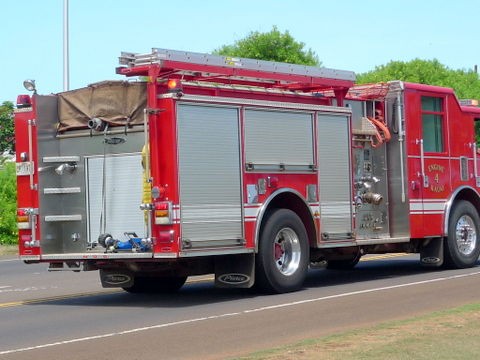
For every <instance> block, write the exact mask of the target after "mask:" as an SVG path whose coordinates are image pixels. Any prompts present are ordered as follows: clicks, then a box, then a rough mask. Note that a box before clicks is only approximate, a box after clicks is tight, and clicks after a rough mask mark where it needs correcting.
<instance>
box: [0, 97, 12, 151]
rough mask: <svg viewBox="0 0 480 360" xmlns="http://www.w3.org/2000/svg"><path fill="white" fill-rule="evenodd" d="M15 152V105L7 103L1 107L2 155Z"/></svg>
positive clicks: (0, 139) (0, 135)
mask: <svg viewBox="0 0 480 360" xmlns="http://www.w3.org/2000/svg"><path fill="white" fill-rule="evenodd" d="M5 151H7V152H9V153H13V152H14V151H15V141H14V129H13V103H11V102H10V101H5V102H4V103H3V104H2V105H0V154H2V153H3V152H5Z"/></svg>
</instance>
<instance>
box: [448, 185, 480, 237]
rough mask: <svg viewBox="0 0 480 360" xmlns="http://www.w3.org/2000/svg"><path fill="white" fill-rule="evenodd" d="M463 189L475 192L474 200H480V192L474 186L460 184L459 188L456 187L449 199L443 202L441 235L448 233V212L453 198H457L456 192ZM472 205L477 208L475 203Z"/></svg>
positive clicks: (458, 192) (453, 200)
mask: <svg viewBox="0 0 480 360" xmlns="http://www.w3.org/2000/svg"><path fill="white" fill-rule="evenodd" d="M464 191H469V192H470V191H471V192H473V193H474V194H475V196H476V199H475V200H477V201H476V202H477V203H479V202H480V194H479V193H478V191H477V190H476V189H474V188H472V187H471V186H467V185H463V186H460V187H459V188H457V189H456V190H455V191H454V192H453V193H452V194H451V195H450V197H449V199H448V200H447V202H446V203H445V210H444V215H443V216H444V218H443V234H442V235H443V236H447V234H448V219H449V218H450V212H451V210H452V207H453V204H454V202H455V200H457V197H458V194H460V193H461V192H464ZM473 205H474V206H475V207H476V208H477V209H478V206H477V204H475V203H473Z"/></svg>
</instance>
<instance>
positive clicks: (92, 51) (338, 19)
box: [0, 0, 480, 103]
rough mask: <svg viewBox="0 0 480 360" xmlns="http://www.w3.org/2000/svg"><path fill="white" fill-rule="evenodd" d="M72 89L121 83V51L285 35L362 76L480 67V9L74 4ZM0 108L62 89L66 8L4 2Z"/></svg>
mask: <svg viewBox="0 0 480 360" xmlns="http://www.w3.org/2000/svg"><path fill="white" fill-rule="evenodd" d="M69 5H70V6H69V7H70V12H69V14H70V16H69V23H70V27H69V28H70V88H71V89H73V88H78V87H82V86H85V85H87V84H89V83H92V82H96V81H101V80H107V79H118V78H120V77H119V76H117V75H115V67H116V66H117V65H118V60H117V59H118V56H119V55H120V52H121V51H131V52H141V53H146V52H149V51H150V49H151V48H152V47H161V48H167V49H174V50H187V51H196V52H210V51H212V50H213V49H215V48H218V47H220V46H221V45H223V44H230V43H233V42H234V41H235V40H238V39H241V38H243V37H245V36H246V35H247V34H248V33H249V32H250V31H255V30H258V31H262V32H263V31H269V30H271V28H272V26H273V25H276V26H277V27H278V28H279V29H280V30H281V31H285V30H288V31H289V32H290V33H291V35H292V36H293V37H294V38H295V39H296V40H298V41H302V42H304V43H305V44H306V47H307V48H311V49H312V50H313V51H315V52H316V53H317V55H318V57H319V59H320V60H321V61H322V63H323V65H324V66H326V67H330V68H337V69H343V70H353V71H355V72H364V71H368V70H372V69H373V68H374V67H375V66H377V65H382V64H385V63H387V62H389V61H390V60H411V59H414V58H421V59H433V58H436V59H438V60H439V61H440V62H442V63H443V64H445V65H447V66H448V67H450V68H453V69H470V68H473V66H474V65H475V64H479V65H480V56H479V55H480V46H479V44H478V42H479V36H478V34H479V30H478V25H477V24H478V14H479V8H480V3H479V2H478V1H475V0H457V1H448V2H447V1H445V2H443V1H430V0H425V1H420V0H389V1H382V0H357V1H355V0H341V1H340V0H338V1H336V0H329V1H323V0H316V1H314V0H312V1H310V0H303V1H302V0H296V1H295V0H288V1H287V0H276V1H274V0H263V1H262V0H256V1H255V0H236V1H229V0H222V1H220V0H203V1H199V0H198V1H194V0H183V1H165V0H156V1H155V0H137V1H132V0H128V1H127V0H96V1H94V0H70V1H69ZM1 8H2V16H1V21H0V49H1V50H0V51H1V53H0V65H1V69H2V75H1V77H0V103H1V102H3V101H6V100H9V101H15V99H16V96H17V95H18V94H19V93H25V90H24V89H23V86H22V82H23V80H24V79H26V78H33V79H35V80H36V82H37V88H38V90H39V92H40V93H44V94H47V93H56V92H59V91H62V89H63V62H62V61H63V47H62V46H63V40H62V39H63V38H62V32H63V18H62V16H63V0H22V1H18V0H5V1H3V2H2V7H1Z"/></svg>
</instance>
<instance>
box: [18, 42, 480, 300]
mask: <svg viewBox="0 0 480 360" xmlns="http://www.w3.org/2000/svg"><path fill="white" fill-rule="evenodd" d="M120 62H121V65H122V66H121V67H119V68H117V73H118V74H123V75H125V76H126V77H128V78H129V79H137V78H138V79H140V80H135V81H130V80H129V81H109V82H101V83H96V84H92V85H89V86H88V87H85V88H81V89H77V90H73V91H67V92H63V93H59V94H53V95H39V94H37V93H36V90H35V88H34V86H33V84H32V83H27V84H28V85H30V89H31V90H33V91H34V94H33V95H32V96H28V95H22V96H19V98H18V104H17V110H16V112H15V132H16V148H17V154H16V162H17V180H18V211H17V218H18V228H19V252H20V258H21V259H23V260H24V261H25V262H27V263H32V262H46V263H49V269H50V270H73V271H80V270H85V271H90V270H100V278H101V281H102V285H103V286H105V287H122V288H124V289H125V290H126V291H129V292H147V291H148V292H150V291H174V290H178V289H179V288H180V287H181V286H182V285H183V284H184V282H185V280H186V279H187V277H188V276H191V275H199V274H210V273H211V274H215V283H216V285H217V286H221V287H251V286H253V285H254V284H255V285H256V286H258V287H259V288H261V289H263V290H265V291H268V292H287V291H294V290H298V289H299V288H301V287H302V285H303V282H304V279H305V276H306V274H307V271H308V268H309V267H310V266H312V267H313V266H319V265H326V266H327V267H329V268H332V269H343V268H352V267H354V266H355V265H356V264H357V263H358V261H359V260H360V258H361V257H362V256H363V255H365V254H369V253H370V254H371V253H389V252H409V253H419V254H420V259H421V262H422V264H423V265H424V266H427V267H439V266H442V265H443V266H448V267H456V268H463V267H470V266H474V265H475V264H476V262H477V259H478V257H479V253H480V240H479V239H478V234H479V231H480V228H479V223H480V218H479V209H480V196H479V193H478V190H479V187H480V175H479V173H478V163H477V156H478V155H477V146H476V143H475V131H474V122H475V121H477V120H479V119H480V108H478V107H476V106H473V105H472V103H460V102H459V101H458V100H457V98H456V96H455V94H454V92H453V91H452V90H451V89H446V88H440V87H434V86H428V85H419V84H410V83H404V82H400V81H394V82H389V83H385V84H375V85H363V86H354V74H353V73H352V72H348V71H340V70H334V69H325V68H316V67H309V66H300V65H291V64H283V63H275V62H267V61H257V60H251V59H242V58H231V57H223V56H214V55H205V54H197V53H186V52H179V51H172V50H164V49H153V51H152V52H151V53H148V54H131V53H122V56H121V58H120Z"/></svg>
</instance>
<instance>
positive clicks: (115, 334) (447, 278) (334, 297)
mask: <svg viewBox="0 0 480 360" xmlns="http://www.w3.org/2000/svg"><path fill="white" fill-rule="evenodd" d="M477 275H480V271H476V272H472V273H468V274H460V275H452V276H446V277H440V278H436V279H430V280H423V281H415V282H411V283H405V284H399V285H392V286H384V287H379V288H373V289H365V290H358V291H352V292H347V293H342V294H337V295H330V296H324V297H319V298H313V299H307V300H299V301H293V302H289V303H283V304H277V305H271V306H263V307H259V308H254V309H248V310H243V311H239V312H233V313H225V314H220V315H212V316H206V317H199V318H194V319H187V320H180V321H175V322H169V323H164V324H157V325H151V326H145V327H141V328H135V329H130V330H124V331H118V332H112V333H108V334H101V335H93V336H88V337H83V338H76V339H70V340H63V341H57V342H54V343H49V344H43V345H36V346H30V347H26V348H19V349H12V350H4V351H0V355H7V354H13V353H19V352H25V351H30V350H38V349H44V348H49V347H54V346H60V345H66V344H73V343H79V342H84V341H91V340H99V339H105V338H110V337H114V336H120V335H127V334H133V333H139V332H143V331H149V330H155V329H162V328H167V327H173V326H178V325H184V324H191V323H196V322H201V321H206V320H215V319H221V318H226V317H232V316H240V315H245V314H250V313H254V312H260V311H267V310H274V309H279V308H284V307H289V306H297V305H303V304H308V303H313V302H320V301H325V300H331V299H338V298H344V297H348V296H354V295H361V294H367V293H373V292H378V291H386V290H392V289H398V288H403V287H409V286H417V285H424V284H429V283H435V282H440V281H448V280H455V279H461V278H466V277H470V276H477Z"/></svg>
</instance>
